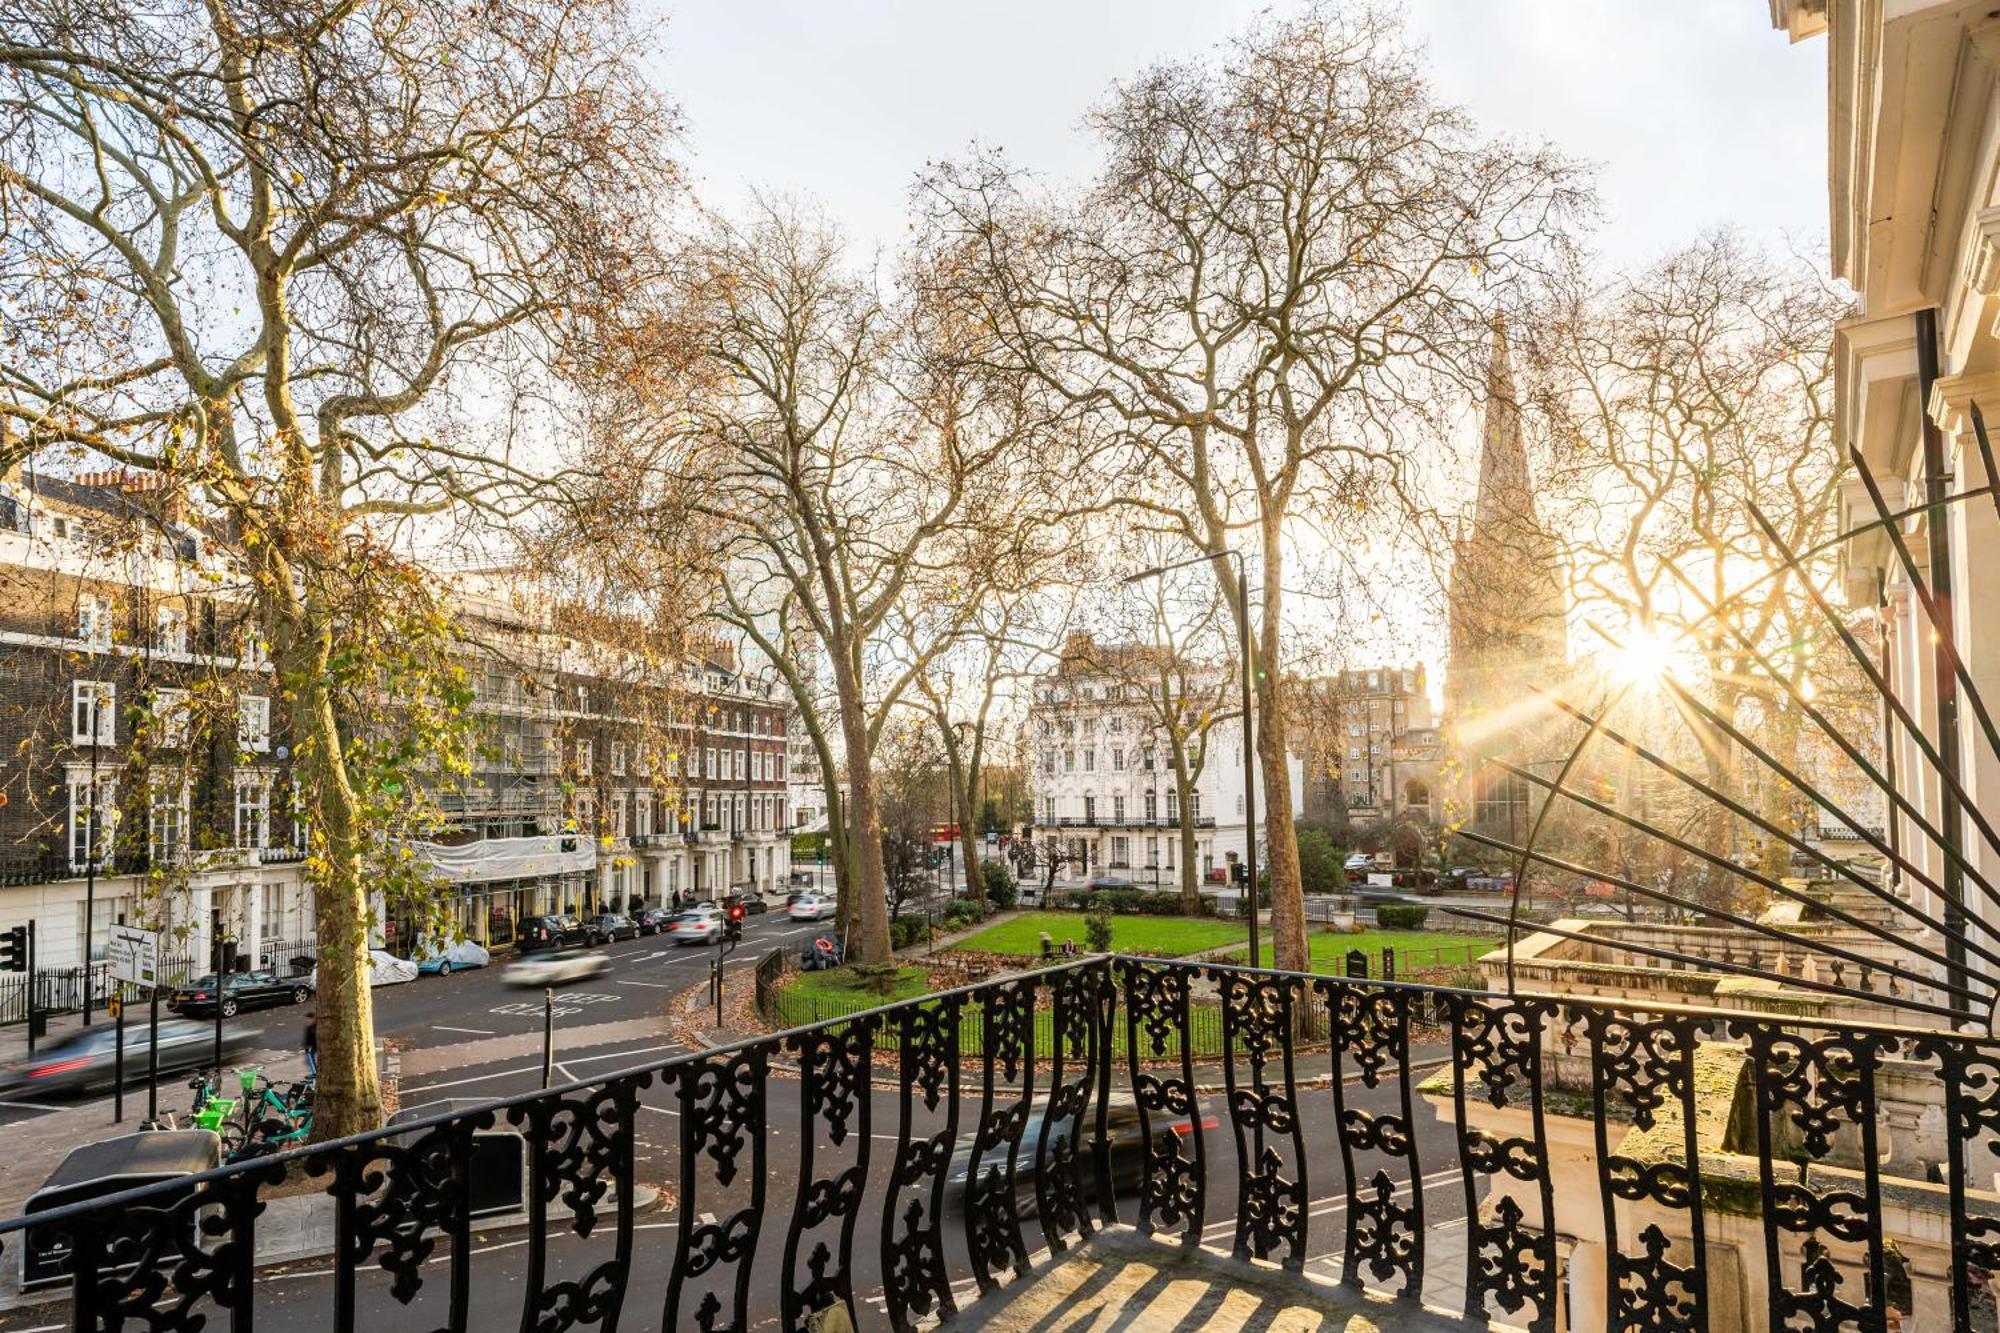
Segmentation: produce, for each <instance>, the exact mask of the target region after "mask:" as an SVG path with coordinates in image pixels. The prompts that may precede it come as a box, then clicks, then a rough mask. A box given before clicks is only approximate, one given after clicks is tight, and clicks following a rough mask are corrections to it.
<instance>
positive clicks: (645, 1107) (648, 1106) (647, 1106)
mask: <svg viewBox="0 0 2000 1333" xmlns="http://www.w3.org/2000/svg"><path fill="white" fill-rule="evenodd" d="M639 1109H640V1110H641V1111H655V1112H658V1113H659V1114H660V1115H670V1116H673V1117H674V1118H675V1119H679V1118H680V1114H681V1113H680V1112H679V1111H670V1110H668V1109H667V1108H666V1107H664V1106H655V1105H653V1104H652V1103H651V1102H640V1103H639Z"/></svg>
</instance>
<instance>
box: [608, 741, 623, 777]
mask: <svg viewBox="0 0 2000 1333" xmlns="http://www.w3.org/2000/svg"><path fill="white" fill-rule="evenodd" d="M611 776H612V777H614V778H622V777H624V776H625V742H624V741H613V742H611Z"/></svg>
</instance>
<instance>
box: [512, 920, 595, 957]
mask: <svg viewBox="0 0 2000 1333" xmlns="http://www.w3.org/2000/svg"><path fill="white" fill-rule="evenodd" d="M514 942H515V943H516V944H517V945H518V946H519V947H520V949H521V950H522V952H524V953H525V952H526V951H528V950H529V949H568V948H571V947H573V946H575V945H578V944H587V943H589V934H588V932H586V931H585V930H584V928H583V922H581V921H579V920H577V919H576V918H575V917H573V916H570V915H569V914H568V913H566V912H551V913H548V914H546V915H543V916H531V917H528V918H527V919H526V920H524V921H522V922H521V929H520V930H519V931H517V932H515V935H514Z"/></svg>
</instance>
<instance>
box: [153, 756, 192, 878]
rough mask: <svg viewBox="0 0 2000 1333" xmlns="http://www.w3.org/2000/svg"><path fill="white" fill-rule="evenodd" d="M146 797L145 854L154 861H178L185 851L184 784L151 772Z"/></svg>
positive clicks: (186, 788) (185, 810)
mask: <svg viewBox="0 0 2000 1333" xmlns="http://www.w3.org/2000/svg"><path fill="white" fill-rule="evenodd" d="M149 795H150V799H149V801H148V818H147V822H146V851H147V853H148V854H149V855H151V856H152V858H153V860H155V861H157V862H161V863H170V862H175V861H179V860H180V859H181V857H182V856H183V855H184V854H186V852H187V829H188V785H187V781H186V779H184V778H181V777H178V776H173V777H169V776H167V775H165V774H161V773H155V774H154V775H153V781H152V791H151V792H150V794H149Z"/></svg>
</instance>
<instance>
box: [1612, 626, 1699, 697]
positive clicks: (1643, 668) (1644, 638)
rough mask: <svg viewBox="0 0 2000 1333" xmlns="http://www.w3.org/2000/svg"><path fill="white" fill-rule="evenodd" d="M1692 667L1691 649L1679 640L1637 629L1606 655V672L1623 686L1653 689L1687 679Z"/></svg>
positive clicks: (1655, 632) (1656, 631)
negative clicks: (1672, 681) (1673, 681)
mask: <svg viewBox="0 0 2000 1333" xmlns="http://www.w3.org/2000/svg"><path fill="white" fill-rule="evenodd" d="M1690 666H1691V662H1690V658H1689V654H1688V650H1687V646H1686V644H1684V643H1683V642H1682V641H1681V640H1680V639H1679V638H1678V637H1677V636H1674V635H1670V634H1662V633H1661V632H1660V631H1659V630H1657V629H1651V628H1647V627H1645V626H1635V627H1634V628H1633V629H1631V630H1630V631H1628V632H1627V633H1626V634H1625V636H1624V638H1623V640H1622V641H1620V642H1618V643H1616V644H1613V645H1612V646H1611V648H1610V649H1609V651H1608V652H1607V653H1606V655H1605V664H1604V670H1605V674H1606V675H1608V676H1609V677H1610V678H1611V679H1612V680H1613V681H1615V682H1616V683H1618V684H1620V685H1624V686H1628V687H1630V688H1633V689H1653V688H1656V687H1658V686H1659V685H1661V684H1662V683H1664V682H1666V681H1668V680H1681V679H1684V678H1685V677H1686V676H1687V674H1688V670H1689V667H1690Z"/></svg>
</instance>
